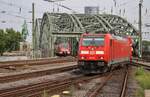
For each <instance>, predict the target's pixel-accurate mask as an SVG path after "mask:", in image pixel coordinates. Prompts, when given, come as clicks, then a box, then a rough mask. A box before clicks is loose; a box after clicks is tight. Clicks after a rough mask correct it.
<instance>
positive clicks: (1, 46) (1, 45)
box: [0, 29, 6, 56]
mask: <svg viewBox="0 0 150 97" xmlns="http://www.w3.org/2000/svg"><path fill="white" fill-rule="evenodd" d="M5 46H6V35H5V33H4V30H2V29H0V56H2V55H3V53H4V52H5V50H6V48H5Z"/></svg>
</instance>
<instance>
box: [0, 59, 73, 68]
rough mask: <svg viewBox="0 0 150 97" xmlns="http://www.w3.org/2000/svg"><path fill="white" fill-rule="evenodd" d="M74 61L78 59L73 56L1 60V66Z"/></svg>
mask: <svg viewBox="0 0 150 97" xmlns="http://www.w3.org/2000/svg"><path fill="white" fill-rule="evenodd" d="M73 61H76V59H75V58H73V57H62V58H46V59H34V60H19V61H4V62H0V68H9V67H11V66H13V67H20V66H24V65H43V64H52V63H63V62H73Z"/></svg>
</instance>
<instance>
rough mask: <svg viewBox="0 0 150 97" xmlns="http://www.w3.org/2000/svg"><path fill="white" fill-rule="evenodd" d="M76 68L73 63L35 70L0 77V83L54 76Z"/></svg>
mask: <svg viewBox="0 0 150 97" xmlns="http://www.w3.org/2000/svg"><path fill="white" fill-rule="evenodd" d="M76 68H77V65H76V64H75V63H74V64H73V63H72V65H66V66H65V65H64V66H58V67H57V68H48V69H43V70H36V71H31V72H26V73H19V74H14V75H6V76H1V77H0V83H8V82H13V81H17V80H22V79H29V78H34V77H39V76H45V75H50V74H56V73H60V72H65V71H69V70H73V69H76Z"/></svg>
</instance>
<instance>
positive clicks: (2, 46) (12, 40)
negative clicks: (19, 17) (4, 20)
mask: <svg viewBox="0 0 150 97" xmlns="http://www.w3.org/2000/svg"><path fill="white" fill-rule="evenodd" d="M21 41H23V39H22V35H21V34H20V32H16V31H15V30H13V29H12V28H10V29H6V31H5V32H4V30H0V55H3V53H4V52H5V51H9V52H10V51H15V50H19V42H21Z"/></svg>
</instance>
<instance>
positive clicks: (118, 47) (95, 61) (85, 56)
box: [78, 33, 132, 73]
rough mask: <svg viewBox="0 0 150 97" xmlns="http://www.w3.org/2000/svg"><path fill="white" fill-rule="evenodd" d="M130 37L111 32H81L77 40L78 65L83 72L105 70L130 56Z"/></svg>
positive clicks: (127, 59)
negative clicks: (78, 40)
mask: <svg viewBox="0 0 150 97" xmlns="http://www.w3.org/2000/svg"><path fill="white" fill-rule="evenodd" d="M131 53H132V51H131V38H129V37H126V38H122V37H118V36H114V35H111V34H87V33H85V34H83V35H82V36H81V38H80V42H79V51H78V66H79V69H80V70H81V71H83V72H84V73H99V72H106V71H108V70H109V69H110V67H111V66H113V65H115V64H116V63H120V62H129V61H130V60H131V56H132V54H131Z"/></svg>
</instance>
